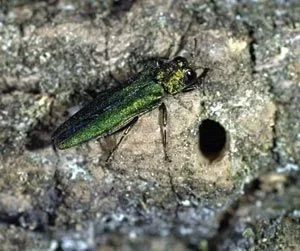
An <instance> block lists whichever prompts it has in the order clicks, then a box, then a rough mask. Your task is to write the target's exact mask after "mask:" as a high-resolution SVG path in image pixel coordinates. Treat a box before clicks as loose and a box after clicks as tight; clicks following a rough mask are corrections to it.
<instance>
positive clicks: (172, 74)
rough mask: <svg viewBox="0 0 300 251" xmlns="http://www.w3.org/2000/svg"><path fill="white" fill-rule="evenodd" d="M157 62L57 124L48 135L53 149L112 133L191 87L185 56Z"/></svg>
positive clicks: (191, 74)
mask: <svg viewBox="0 0 300 251" xmlns="http://www.w3.org/2000/svg"><path fill="white" fill-rule="evenodd" d="M158 62H160V63H158V64H157V65H156V66H154V67H149V68H147V69H145V70H144V71H142V72H141V73H139V74H138V76H137V78H136V79H135V80H133V81H131V82H129V83H128V84H126V85H124V86H121V87H118V88H116V89H112V90H108V91H105V92H103V93H101V94H99V96H97V97H96V99H94V100H93V101H92V102H91V103H89V104H87V105H86V106H84V107H83V108H82V109H81V110H79V111H78V112H77V113H75V114H74V115H73V116H71V117H70V118H69V119H68V120H67V121H65V122H64V123H63V124H62V125H60V126H59V127H58V128H57V129H56V130H55V132H54V133H53V136H52V143H53V147H54V149H56V148H58V149H66V148H70V147H73V146H76V145H78V144H81V143H83V142H85V141H88V140H91V139H93V138H96V137H103V136H107V135H110V134H113V133H114V132H116V131H119V130H120V129H122V128H125V127H126V126H127V125H129V124H130V123H131V122H132V121H134V120H137V118H138V117H139V116H141V115H142V114H144V113H146V112H149V111H151V110H152V109H154V108H156V107H158V106H160V105H161V104H163V100H164V98H165V97H166V96H167V95H168V94H171V95H174V94H177V93H179V92H183V91H188V90H191V89H194V85H195V82H196V81H195V80H196V78H197V74H196V72H195V71H194V70H193V69H192V68H190V66H189V64H188V62H187V60H186V59H185V58H183V57H176V58H174V59H173V60H170V61H166V60H160V61H158Z"/></svg>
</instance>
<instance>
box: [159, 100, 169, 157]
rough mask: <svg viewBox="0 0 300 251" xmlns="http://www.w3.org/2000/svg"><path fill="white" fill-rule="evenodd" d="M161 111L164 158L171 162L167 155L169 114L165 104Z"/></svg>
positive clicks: (160, 108) (161, 106)
mask: <svg viewBox="0 0 300 251" xmlns="http://www.w3.org/2000/svg"><path fill="white" fill-rule="evenodd" d="M159 111H160V116H159V117H160V130H161V135H162V144H163V149H164V156H165V161H168V162H171V159H170V158H169V156H168V154H167V121H168V114H167V107H166V105H165V104H164V103H162V104H161V105H160V107H159Z"/></svg>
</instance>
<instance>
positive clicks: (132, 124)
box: [105, 117, 138, 167]
mask: <svg viewBox="0 0 300 251" xmlns="http://www.w3.org/2000/svg"><path fill="white" fill-rule="evenodd" d="M137 121H138V117H135V118H134V119H133V120H131V121H130V122H129V123H128V124H127V125H126V126H125V127H122V128H121V129H120V130H119V131H121V130H122V131H123V134H122V136H121V138H120V139H119V141H118V143H117V144H116V145H115V147H114V148H113V149H112V150H111V151H110V152H109V155H108V157H107V158H106V160H105V166H106V167H107V166H108V164H109V162H110V161H111V159H112V156H113V154H114V152H115V151H116V150H117V149H118V147H119V145H120V144H121V143H122V141H123V140H124V138H125V137H126V135H127V134H128V133H129V132H130V131H131V129H132V127H133V126H134V125H135V124H136V122H137Z"/></svg>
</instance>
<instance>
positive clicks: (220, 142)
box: [199, 119, 227, 161]
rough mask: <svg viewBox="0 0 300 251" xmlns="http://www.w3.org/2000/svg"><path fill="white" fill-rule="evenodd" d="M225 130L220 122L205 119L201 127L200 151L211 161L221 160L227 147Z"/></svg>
mask: <svg viewBox="0 0 300 251" xmlns="http://www.w3.org/2000/svg"><path fill="white" fill-rule="evenodd" d="M226 140H227V137H226V131H225V128H224V127H223V126H222V125H221V124H220V123H218V122H216V121H214V120H211V119H205V120H203V121H202V123H201V124H200V126H199V149H200V152H201V153H202V154H203V156H204V157H205V158H207V159H208V160H209V161H214V160H217V159H220V158H221V157H222V156H223V153H224V150H225V145H226Z"/></svg>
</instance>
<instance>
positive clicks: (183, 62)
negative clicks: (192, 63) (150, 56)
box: [172, 56, 188, 67]
mask: <svg viewBox="0 0 300 251" xmlns="http://www.w3.org/2000/svg"><path fill="white" fill-rule="evenodd" d="M172 61H173V62H174V63H175V64H177V65H179V66H180V67H186V66H187V65H188V61H187V60H186V59H185V58H184V57H180V56H179V57H176V58H174V59H173V60H172Z"/></svg>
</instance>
